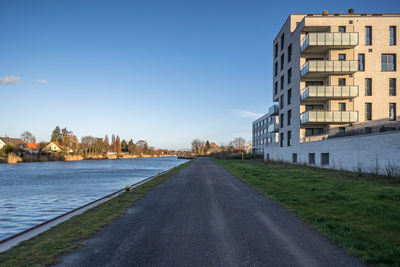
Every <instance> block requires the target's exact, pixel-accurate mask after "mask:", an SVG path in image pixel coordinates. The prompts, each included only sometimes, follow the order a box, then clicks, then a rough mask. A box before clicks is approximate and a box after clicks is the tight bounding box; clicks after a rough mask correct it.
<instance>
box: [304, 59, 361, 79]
mask: <svg viewBox="0 0 400 267" xmlns="http://www.w3.org/2000/svg"><path fill="white" fill-rule="evenodd" d="M357 70H358V62H357V60H309V61H307V62H306V63H305V64H304V65H303V66H302V67H301V76H302V77H305V76H307V77H313V76H314V77H321V76H324V75H329V74H352V73H354V72H356V71H357Z"/></svg>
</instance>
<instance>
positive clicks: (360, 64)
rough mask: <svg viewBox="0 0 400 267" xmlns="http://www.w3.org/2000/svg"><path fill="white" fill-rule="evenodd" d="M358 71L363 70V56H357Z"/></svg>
mask: <svg viewBox="0 0 400 267" xmlns="http://www.w3.org/2000/svg"><path fill="white" fill-rule="evenodd" d="M358 70H360V71H364V70H365V55H364V54H358Z"/></svg>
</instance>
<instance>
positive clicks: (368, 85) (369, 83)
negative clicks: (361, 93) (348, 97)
mask: <svg viewBox="0 0 400 267" xmlns="http://www.w3.org/2000/svg"><path fill="white" fill-rule="evenodd" d="M365 95H366V96H371V95H372V79H371V78H365Z"/></svg>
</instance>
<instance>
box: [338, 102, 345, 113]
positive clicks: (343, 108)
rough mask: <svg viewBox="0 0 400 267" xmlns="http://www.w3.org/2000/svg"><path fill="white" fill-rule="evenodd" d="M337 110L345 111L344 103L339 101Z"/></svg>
mask: <svg viewBox="0 0 400 267" xmlns="http://www.w3.org/2000/svg"><path fill="white" fill-rule="evenodd" d="M339 111H346V103H339Z"/></svg>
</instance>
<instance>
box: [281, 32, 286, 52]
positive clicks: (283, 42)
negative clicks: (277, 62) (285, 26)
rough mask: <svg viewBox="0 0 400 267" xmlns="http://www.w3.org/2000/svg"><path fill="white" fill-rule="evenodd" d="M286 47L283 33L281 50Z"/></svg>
mask: <svg viewBox="0 0 400 267" xmlns="http://www.w3.org/2000/svg"><path fill="white" fill-rule="evenodd" d="M284 47H285V34H283V33H282V36H281V50H283V48H284Z"/></svg>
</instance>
